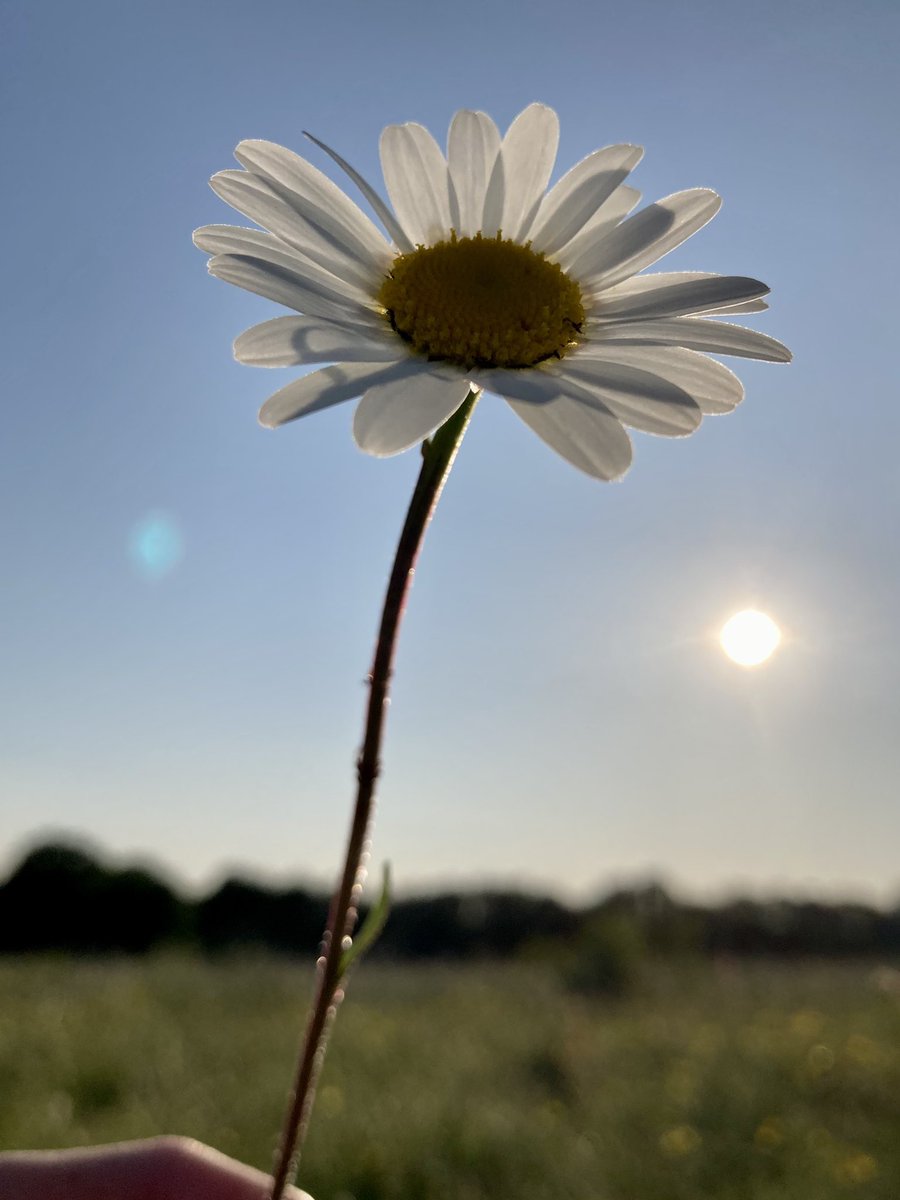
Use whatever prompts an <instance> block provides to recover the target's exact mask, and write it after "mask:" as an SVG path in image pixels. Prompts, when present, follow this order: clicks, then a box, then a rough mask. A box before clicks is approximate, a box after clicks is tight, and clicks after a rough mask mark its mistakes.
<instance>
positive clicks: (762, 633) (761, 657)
mask: <svg viewBox="0 0 900 1200" xmlns="http://www.w3.org/2000/svg"><path fill="white" fill-rule="evenodd" d="M719 641H720V642H721V644H722V649H723V650H724V651H725V653H726V654H727V655H728V657H729V658H730V659H731V661H732V662H736V663H737V664H738V666H741V667H758V666H760V664H762V663H764V662H766V661H767V660H768V659H769V658H771V656H772V655H773V654H774V652H775V650H776V649H777V648H778V644H779V642H780V641H781V630H780V629H779V628H778V626H777V625H776V624H775V622H774V621H773V620H772V618H771V617H770V616H768V615H767V614H766V613H764V612H758V611H757V610H756V609H755V608H745V609H744V610H743V611H742V612H739V613H735V614H734V616H733V617H730V618H729V619H728V620H727V621H726V622H725V624H724V625H723V626H722V630H721V632H720V634H719Z"/></svg>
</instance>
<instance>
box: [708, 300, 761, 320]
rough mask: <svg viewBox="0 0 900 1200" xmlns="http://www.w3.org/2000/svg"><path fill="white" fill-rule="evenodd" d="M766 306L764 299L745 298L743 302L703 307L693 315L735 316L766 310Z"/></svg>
mask: <svg viewBox="0 0 900 1200" xmlns="http://www.w3.org/2000/svg"><path fill="white" fill-rule="evenodd" d="M768 307H769V306H768V304H767V303H766V302H765V300H747V301H746V302H745V303H744V304H723V305H721V306H720V307H718V308H705V309H704V310H703V312H702V313H696V314H695V315H696V316H704V317H718V316H722V317H728V316H731V317H737V316H740V315H742V314H743V313H760V312H766V311H767V309H768Z"/></svg>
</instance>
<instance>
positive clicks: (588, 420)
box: [506, 395, 631, 480]
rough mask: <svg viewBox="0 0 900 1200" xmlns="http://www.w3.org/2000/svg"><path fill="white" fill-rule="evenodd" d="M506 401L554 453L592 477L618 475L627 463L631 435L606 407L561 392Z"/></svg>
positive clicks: (627, 466)
mask: <svg viewBox="0 0 900 1200" xmlns="http://www.w3.org/2000/svg"><path fill="white" fill-rule="evenodd" d="M506 402H507V404H509V406H510V408H511V409H512V410H513V412H514V413H515V414H516V415H517V416H519V417H521V418H522V420H523V421H524V422H525V424H526V425H527V426H528V427H529V428H530V429H532V430H534V432H535V433H536V434H537V435H538V437H539V438H542V439H543V441H545V442H546V443H547V445H548V446H550V447H551V448H552V449H553V450H555V451H556V453H557V454H561V455H562V457H563V458H565V459H567V461H568V462H570V463H571V464H572V465H573V466H575V467H577V468H578V469H579V470H580V471H584V472H585V474H587V475H590V476H592V477H593V478H594V479H605V480H611V479H620V478H621V477H622V476H623V475H624V474H625V472H626V471H627V470H628V468H629V466H630V465H631V439H630V438H629V436H628V434H627V433H626V432H625V430H624V429H623V428H622V425H621V423H620V422H619V421H618V420H616V418H615V417H614V416H613V415H612V413H610V412H609V411H608V410H605V409H602V408H598V407H594V406H593V405H589V404H582V403H581V401H580V400H574V399H572V397H570V396H562V395H560V396H557V397H556V398H555V399H553V400H550V401H548V402H547V403H546V404H530V403H528V401H522V400H513V399H511V398H510V397H508V396H507V397H506Z"/></svg>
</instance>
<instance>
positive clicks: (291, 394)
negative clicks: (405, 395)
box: [259, 359, 427, 429]
mask: <svg viewBox="0 0 900 1200" xmlns="http://www.w3.org/2000/svg"><path fill="white" fill-rule="evenodd" d="M426 366H427V364H426ZM422 370H423V367H422V364H420V363H418V362H415V361H414V360H412V359H405V360H403V361H402V362H393V363H346V364H337V365H336V366H333V367H323V368H322V369H321V370H320V371H313V372H311V373H310V374H309V375H301V376H300V378H299V379H294V380H293V381H292V382H291V383H289V384H288V385H287V386H286V387H283V388H281V390H280V391H277V392H276V393H275V394H274V396H270V397H269V399H268V400H267V401H266V402H265V404H264V405H263V406H262V408H261V409H260V410H259V423H260V425H265V426H266V428H267V429H274V428H275V427H276V426H277V425H284V424H285V423H286V422H287V421H294V420H296V418H297V417H305V416H308V415H309V414H310V413H314V412H321V410H322V409H323V408H331V407H332V405H334V404H342V403H343V402H344V401H345V400H355V399H356V397H357V396H360V395H362V393H363V392H365V391H368V389H369V388H370V387H375V385H376V384H379V383H389V382H391V380H394V379H403V378H405V377H407V376H410V375H415V374H418V373H420V372H421V371H422Z"/></svg>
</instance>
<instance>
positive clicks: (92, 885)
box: [0, 843, 900, 960]
mask: <svg viewBox="0 0 900 1200" xmlns="http://www.w3.org/2000/svg"><path fill="white" fill-rule="evenodd" d="M326 911H327V899H326V897H324V896H323V895H320V894H317V893H315V892H313V891H309V890H306V889H304V888H300V887H288V888H276V887H269V886H265V885H263V884H260V883H258V882H253V881H251V880H248V879H241V878H238V877H234V878H229V879H227V880H226V881H225V882H224V883H222V884H221V886H219V887H218V888H216V889H215V890H214V891H212V892H211V893H210V894H209V895H206V896H203V897H200V898H199V899H191V898H188V897H186V896H184V895H183V894H181V893H180V892H179V891H178V890H177V889H175V888H174V887H172V886H171V885H170V884H169V883H167V882H165V881H164V880H163V879H162V878H160V877H159V876H157V875H156V874H155V873H154V872H152V871H151V870H149V869H147V868H144V867H134V866H130V867H116V866H112V865H109V864H108V863H106V862H104V861H103V860H102V857H101V856H100V855H99V854H98V853H97V852H95V851H92V850H88V849H85V848H84V847H81V846H76V845H71V844H64V843H49V844H46V845H42V846H38V847H37V848H35V849H33V850H32V851H30V852H29V853H28V854H26V855H25V857H24V858H23V859H22V861H21V862H20V863H19V864H18V866H17V867H16V868H15V869H14V870H13V872H12V874H11V875H10V877H9V878H8V879H7V881H6V882H5V883H4V884H3V885H2V886H0V953H4V954H22V953H47V952H64V953H65V952H67V953H73V954H91V955H93V954H110V953H115V954H144V953H147V952H149V951H153V950H158V949H162V948H166V947H183V948H185V949H192V950H197V951H201V952H205V953H208V954H215V953H221V952H233V951H237V950H251V949H256V950H265V951H271V952H275V953H280V954H285V955H309V954H312V953H314V952H315V950H316V947H317V946H318V942H319V938H320V936H321V932H322V928H323V925H324V923H325V918H326ZM623 928H627V930H628V931H629V937H630V938H631V940H632V942H633V943H634V944H638V943H639V944H640V946H641V948H642V952H643V951H646V952H649V953H652V954H661V955H662V954H676V953H679V954H707V955H775V956H777V955H784V956H797V955H815V956H872V957H888V956H897V955H900V908H895V909H891V910H885V909H877V908H873V907H869V906H866V905H862V904H849V903H824V902H814V901H792V900H774V901H758V900H750V899H742V900H732V901H728V902H726V903H722V904H719V905H700V904H693V903H684V902H681V901H679V900H677V899H675V898H673V897H672V896H671V895H670V894H669V893H668V892H667V891H666V890H665V889H664V888H662V887H661V886H659V885H656V884H650V885H646V886H641V887H635V888H631V889H620V890H617V891H614V892H612V893H610V894H609V895H607V896H605V897H604V898H603V899H602V900H600V901H598V902H597V903H596V904H592V905H588V906H585V907H583V908H573V907H570V906H567V905H565V904H562V903H560V902H559V901H557V900H554V899H552V898H550V897H546V896H535V895H529V894H525V893H520V892H515V891H487V890H486V891H479V892H470V893H457V892H447V893H443V894H440V895H432V896H425V897H418V898H409V899H397V900H395V901H394V903H393V905H392V908H391V913H390V917H389V920H388V923H387V926H386V928H385V929H384V932H383V933H382V935H381V937H380V939H379V942H378V945H377V947H376V949H375V953H378V954H379V955H381V956H383V957H390V958H393V959H406V960H411V959H437V958H442V959H465V958H488V957H491V958H502V957H512V956H516V955H523V954H527V953H530V952H533V951H534V950H535V948H539V947H544V948H546V947H548V946H550V947H552V946H565V945H578V944H580V943H583V942H584V940H585V938H589V937H592V936H595V935H596V933H597V930H598V929H600V930H603V929H614V930H618V931H621V930H622V929H623Z"/></svg>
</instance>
